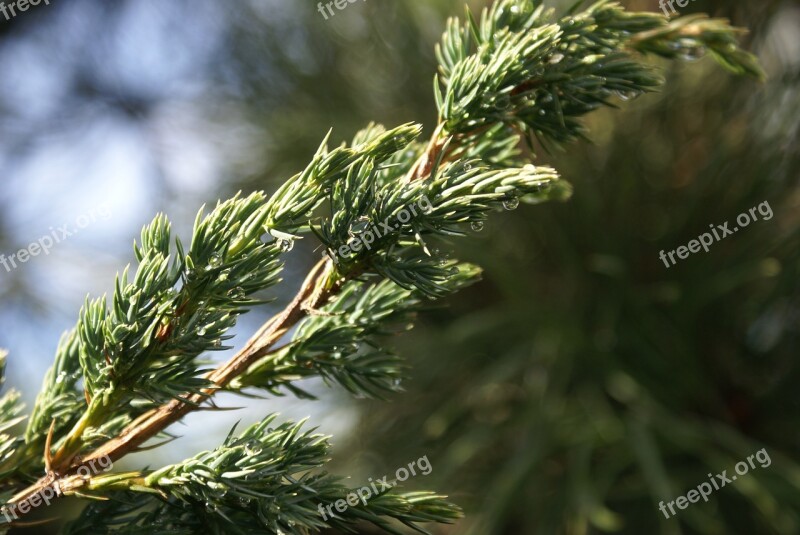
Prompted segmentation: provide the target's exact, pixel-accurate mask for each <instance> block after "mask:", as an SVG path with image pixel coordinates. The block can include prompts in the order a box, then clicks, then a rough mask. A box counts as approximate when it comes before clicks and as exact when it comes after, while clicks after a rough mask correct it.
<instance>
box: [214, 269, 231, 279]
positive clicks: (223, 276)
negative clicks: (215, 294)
mask: <svg viewBox="0 0 800 535" xmlns="http://www.w3.org/2000/svg"><path fill="white" fill-rule="evenodd" d="M230 276H231V270H230V269H225V270H223V271H222V272H220V274H219V277H217V280H218V281H219V282H225V281H226V280H228V277H230Z"/></svg>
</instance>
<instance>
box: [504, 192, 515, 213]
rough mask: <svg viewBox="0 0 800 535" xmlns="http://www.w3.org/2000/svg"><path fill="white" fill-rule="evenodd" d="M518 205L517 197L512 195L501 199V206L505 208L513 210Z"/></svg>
mask: <svg viewBox="0 0 800 535" xmlns="http://www.w3.org/2000/svg"><path fill="white" fill-rule="evenodd" d="M518 206H519V199H518V198H517V197H516V196H514V195H511V196H510V197H506V198H505V199H504V200H503V208H505V209H506V210H515V209H516V208H517V207H518Z"/></svg>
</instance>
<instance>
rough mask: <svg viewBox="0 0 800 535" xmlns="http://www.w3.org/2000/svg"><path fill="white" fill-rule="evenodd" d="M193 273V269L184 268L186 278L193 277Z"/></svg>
mask: <svg viewBox="0 0 800 535" xmlns="http://www.w3.org/2000/svg"><path fill="white" fill-rule="evenodd" d="M194 275H195V271H194V270H193V269H187V270H186V278H187V279H191V278H193V277H194Z"/></svg>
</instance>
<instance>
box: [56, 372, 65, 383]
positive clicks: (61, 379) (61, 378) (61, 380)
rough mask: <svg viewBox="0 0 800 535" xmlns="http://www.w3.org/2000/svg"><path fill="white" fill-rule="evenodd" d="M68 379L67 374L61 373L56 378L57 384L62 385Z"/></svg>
mask: <svg viewBox="0 0 800 535" xmlns="http://www.w3.org/2000/svg"><path fill="white" fill-rule="evenodd" d="M66 378H67V372H61V373H59V374H58V377H56V383H59V384H61V383H63V382H64V380H65V379H66Z"/></svg>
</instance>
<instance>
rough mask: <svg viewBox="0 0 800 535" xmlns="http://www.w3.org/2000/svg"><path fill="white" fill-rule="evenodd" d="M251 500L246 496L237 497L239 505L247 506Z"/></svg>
mask: <svg viewBox="0 0 800 535" xmlns="http://www.w3.org/2000/svg"><path fill="white" fill-rule="evenodd" d="M251 501H252V500H251V499H250V498H247V497H244V496H243V497H241V498H239V505H241V506H242V507H247V506H248V505H250V502H251Z"/></svg>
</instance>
